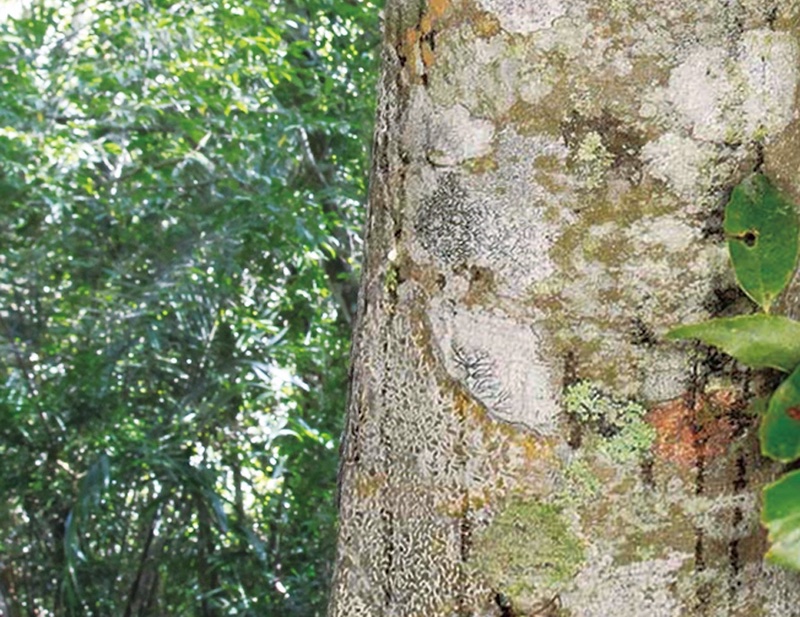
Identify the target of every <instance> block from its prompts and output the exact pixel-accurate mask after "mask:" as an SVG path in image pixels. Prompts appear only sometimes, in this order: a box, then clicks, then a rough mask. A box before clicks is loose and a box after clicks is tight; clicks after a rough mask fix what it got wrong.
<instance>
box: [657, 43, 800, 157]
mask: <svg viewBox="0 0 800 617" xmlns="http://www.w3.org/2000/svg"><path fill="white" fill-rule="evenodd" d="M797 65H798V47H797V42H796V41H795V39H794V38H793V37H792V35H791V34H789V33H785V32H773V31H771V30H766V29H757V30H750V31H748V32H745V33H744V35H743V36H742V42H741V49H740V51H739V53H738V54H737V55H736V56H735V57H734V56H732V55H731V54H730V52H729V50H728V49H727V48H725V47H724V46H722V45H720V46H712V47H699V48H698V49H696V50H694V51H693V52H692V53H690V54H689V55H688V57H687V58H686V59H685V60H684V61H683V62H681V63H680V64H679V65H678V66H677V67H675V68H674V69H673V71H672V73H671V75H670V78H669V84H668V86H667V89H666V92H665V93H664V98H665V100H666V101H667V102H668V103H669V104H671V106H672V108H673V109H674V110H675V111H677V113H678V114H679V117H680V124H681V125H682V126H683V127H684V128H685V129H687V130H688V131H690V132H691V134H692V136H693V137H694V138H695V139H698V140H702V141H710V142H718V143H719V142H735V141H750V140H754V139H762V138H764V137H767V136H769V135H774V134H776V133H778V132H780V131H781V130H782V129H783V128H784V127H786V126H787V125H788V124H789V122H791V120H792V118H793V113H794V96H795V90H796V88H797V80H798V68H797ZM651 103H652V102H651ZM644 113H645V115H650V114H651V110H646V111H645V112H644Z"/></svg>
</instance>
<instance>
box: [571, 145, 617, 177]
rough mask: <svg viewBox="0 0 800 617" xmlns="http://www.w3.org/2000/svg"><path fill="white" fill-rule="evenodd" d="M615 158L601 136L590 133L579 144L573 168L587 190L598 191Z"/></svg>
mask: <svg viewBox="0 0 800 617" xmlns="http://www.w3.org/2000/svg"><path fill="white" fill-rule="evenodd" d="M614 158H615V157H614V155H613V154H612V153H611V152H609V151H608V148H606V146H605V144H604V143H603V138H602V137H601V136H600V134H599V133H597V132H596V131H590V132H589V133H587V134H586V136H585V137H584V138H583V139H582V140H581V142H580V143H579V144H578V147H577V150H576V152H575V156H574V158H573V167H574V170H575V173H576V174H577V176H578V178H580V179H581V181H582V182H583V185H584V186H585V187H586V188H588V189H596V188H599V187H600V186H602V185H603V182H604V179H605V175H606V172H607V171H608V170H609V169H610V168H611V165H613V164H614Z"/></svg>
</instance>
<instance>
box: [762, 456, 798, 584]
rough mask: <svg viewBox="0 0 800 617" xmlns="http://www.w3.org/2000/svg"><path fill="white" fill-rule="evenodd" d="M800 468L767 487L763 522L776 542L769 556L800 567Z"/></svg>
mask: <svg viewBox="0 0 800 617" xmlns="http://www.w3.org/2000/svg"><path fill="white" fill-rule="evenodd" d="M798 495H800V471H793V472H791V473H788V474H786V475H785V476H783V477H782V478H780V479H779V480H778V481H777V482H773V483H772V484H769V485H767V486H766V487H765V488H764V507H763V508H762V510H761V522H762V523H763V524H764V526H765V527H766V528H767V530H768V531H769V540H770V542H771V543H772V546H771V547H770V549H769V551H768V552H767V559H769V560H770V561H772V562H773V563H777V564H780V565H783V566H788V567H790V568H794V569H800V499H798V498H797V496H798Z"/></svg>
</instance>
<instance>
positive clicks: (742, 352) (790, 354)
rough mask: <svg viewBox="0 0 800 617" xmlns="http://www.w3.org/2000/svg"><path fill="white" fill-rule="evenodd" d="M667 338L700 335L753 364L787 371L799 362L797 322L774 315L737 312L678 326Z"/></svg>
mask: <svg viewBox="0 0 800 617" xmlns="http://www.w3.org/2000/svg"><path fill="white" fill-rule="evenodd" d="M667 338H668V339H670V340H681V339H692V338H696V339H700V340H701V341H703V342H704V343H705V344H706V345H713V346H714V347H719V348H720V349H721V350H722V351H724V352H725V353H727V354H729V355H731V356H733V357H734V358H736V359H737V360H739V361H740V362H743V363H744V364H747V365H748V366H752V367H753V368H776V369H778V370H781V371H785V372H787V373H788V372H790V371H792V370H794V368H795V367H796V366H797V365H798V364H800V322H797V321H794V320H792V319H789V318H788V317H781V316H778V315H763V314H759V315H739V316H737V317H724V318H721V319H711V320H709V321H704V322H702V323H697V324H690V325H686V326H678V327H677V328H673V329H672V330H670V331H669V332H667Z"/></svg>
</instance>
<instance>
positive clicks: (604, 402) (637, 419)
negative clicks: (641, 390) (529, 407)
mask: <svg viewBox="0 0 800 617" xmlns="http://www.w3.org/2000/svg"><path fill="white" fill-rule="evenodd" d="M564 405H565V407H566V410H567V413H568V414H570V415H571V416H572V417H573V418H575V419H576V420H578V421H579V422H580V423H581V424H584V425H587V426H589V427H591V428H592V429H593V431H594V432H596V433H597V434H598V435H599V436H600V437H601V440H600V442H599V443H598V446H597V447H598V450H599V451H600V452H602V453H604V454H605V455H606V456H607V457H608V458H609V459H611V460H612V461H613V462H615V463H619V464H622V465H624V464H628V463H632V462H636V461H639V460H641V459H642V457H644V456H647V455H648V454H649V452H650V448H651V446H652V445H653V443H654V442H655V439H656V430H655V429H654V428H653V427H652V426H650V424H648V423H647V422H646V421H645V419H644V417H645V414H646V413H647V410H646V409H645V408H644V407H643V406H642V405H640V404H639V403H636V402H634V401H628V400H623V399H617V398H613V397H611V396H607V395H605V394H603V392H602V390H601V389H600V388H599V387H597V386H596V385H594V384H593V383H591V382H588V381H580V382H578V383H576V384H573V385H571V386H569V387H568V388H567V390H566V392H565V393H564Z"/></svg>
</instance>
